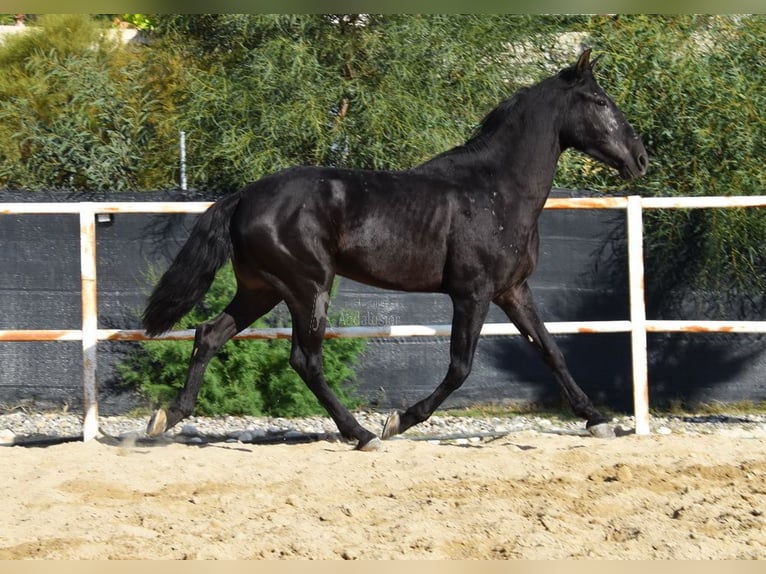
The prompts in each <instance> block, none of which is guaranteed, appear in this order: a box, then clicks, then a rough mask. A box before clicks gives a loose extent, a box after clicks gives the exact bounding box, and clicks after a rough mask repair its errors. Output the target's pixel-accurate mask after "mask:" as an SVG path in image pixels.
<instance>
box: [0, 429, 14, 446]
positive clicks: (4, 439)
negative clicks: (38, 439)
mask: <svg viewBox="0 0 766 574" xmlns="http://www.w3.org/2000/svg"><path fill="white" fill-rule="evenodd" d="M15 440H16V433H15V432H13V431H12V430H11V429H3V430H0V444H13V443H14V441H15Z"/></svg>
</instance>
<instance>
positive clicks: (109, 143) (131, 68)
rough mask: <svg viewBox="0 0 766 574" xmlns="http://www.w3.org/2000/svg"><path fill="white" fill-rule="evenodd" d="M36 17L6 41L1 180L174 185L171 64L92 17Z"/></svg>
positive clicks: (12, 184) (65, 185)
mask: <svg viewBox="0 0 766 574" xmlns="http://www.w3.org/2000/svg"><path fill="white" fill-rule="evenodd" d="M37 23H38V24H39V27H34V28H33V29H30V31H29V32H26V33H24V34H15V35H14V36H12V37H10V38H6V39H5V40H4V41H3V43H2V44H0V66H2V67H3V70H4V73H3V74H2V75H1V76H0V183H2V185H4V186H5V187H9V188H21V189H30V190H35V189H85V190H111V191H122V190H135V189H142V188H143V189H145V188H147V187H152V186H160V187H167V186H169V185H172V181H173V175H174V164H175V158H174V155H173V150H174V149H175V147H174V146H172V145H169V143H170V142H169V141H168V140H169V136H170V135H171V134H170V133H169V130H168V127H167V126H168V124H167V115H166V114H168V112H172V111H173V109H174V106H173V105H172V103H171V102H172V99H171V98H172V87H171V86H169V85H168V84H167V83H164V82H167V80H168V79H172V77H173V74H172V73H169V71H168V70H167V67H163V66H162V64H161V62H163V61H167V60H165V59H152V58H149V57H148V54H147V53H145V52H143V53H142V52H141V51H140V50H139V51H136V50H134V49H131V48H126V47H123V46H121V45H120V44H118V43H117V42H116V41H115V40H110V39H109V38H108V37H107V36H106V35H105V34H104V29H103V28H102V27H101V26H100V25H98V23H97V22H96V21H94V20H93V19H91V18H89V17H88V16H86V15H81V14H69V15H44V16H41V17H40V18H38V19H37ZM172 137H173V140H171V141H175V138H176V136H175V134H172ZM169 152H170V153H169Z"/></svg>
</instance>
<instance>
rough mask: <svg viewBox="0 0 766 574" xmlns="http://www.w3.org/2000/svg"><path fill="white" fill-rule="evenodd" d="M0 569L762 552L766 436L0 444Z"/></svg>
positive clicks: (749, 555)
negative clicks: (363, 444) (67, 562)
mask: <svg viewBox="0 0 766 574" xmlns="http://www.w3.org/2000/svg"><path fill="white" fill-rule="evenodd" d="M0 463H1V464H2V470H0V476H1V477H2V478H1V479H0V497H1V499H2V501H3V510H2V512H1V513H0V559H26V558H31V559H91V558H102V559H122V558H139V559H159V558H171V559H181V558H187V559H218V558H221V559H224V558H225V559H233V558H237V559H466V558H468V559H473V558H483V559H517V558H527V559H553V558H587V559H601V558H610V559H620V558H622V559H682V558H683V559H728V558H740V559H764V558H766V516H765V515H764V513H766V433H764V432H762V433H760V434H755V435H754V434H746V433H745V434H743V433H736V432H730V433H724V432H719V433H716V434H711V435H700V434H690V435H685V434H671V435H652V436H647V437H639V436H635V435H629V436H623V437H620V438H616V439H613V440H598V439H592V438H589V437H585V436H571V435H569V436H567V435H555V434H545V433H537V432H532V431H523V432H519V433H514V434H511V435H508V436H505V437H502V438H499V439H495V440H484V441H478V442H463V443H462V444H457V443H454V442H452V443H449V444H435V443H429V442H424V441H414V440H392V441H387V442H385V443H384V444H383V447H382V449H381V450H380V451H378V452H372V453H361V452H356V451H353V450H351V448H350V446H349V445H347V444H345V443H342V442H324V441H322V442H314V443H310V444H302V445H270V446H255V445H252V444H242V443H216V444H210V445H206V446H191V445H183V444H166V445H162V446H152V445H142V444H132V445H131V444H121V445H116V444H107V443H106V442H99V441H91V442H88V443H80V442H76V443H67V444H61V445H57V446H51V447H48V448H28V447H18V446H17V447H4V448H2V449H0Z"/></svg>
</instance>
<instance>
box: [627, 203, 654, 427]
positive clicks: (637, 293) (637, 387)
mask: <svg viewBox="0 0 766 574" xmlns="http://www.w3.org/2000/svg"><path fill="white" fill-rule="evenodd" d="M627 220H628V221H627V222H628V226H627V231H628V277H629V284H630V323H631V327H630V346H631V353H632V355H633V361H632V363H633V412H634V415H635V419H636V434H637V435H648V434H649V433H650V430H649V368H648V356H647V350H646V346H647V342H646V304H645V296H644V223H643V216H642V212H641V197H640V196H638V195H631V196H630V197H628V210H627Z"/></svg>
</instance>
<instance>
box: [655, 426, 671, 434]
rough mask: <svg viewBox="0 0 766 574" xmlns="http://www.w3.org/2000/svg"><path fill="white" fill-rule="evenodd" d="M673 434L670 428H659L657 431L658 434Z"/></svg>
mask: <svg viewBox="0 0 766 574" xmlns="http://www.w3.org/2000/svg"><path fill="white" fill-rule="evenodd" d="M672 432H673V431H671V430H670V429H669V428H668V427H659V428H658V429H657V434H670V433H672Z"/></svg>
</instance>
